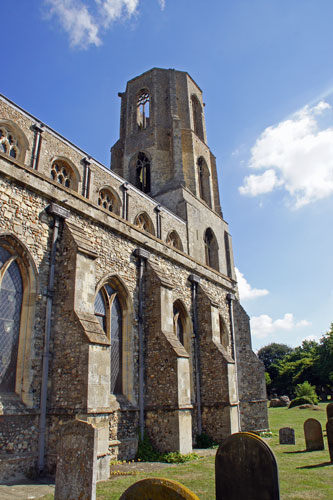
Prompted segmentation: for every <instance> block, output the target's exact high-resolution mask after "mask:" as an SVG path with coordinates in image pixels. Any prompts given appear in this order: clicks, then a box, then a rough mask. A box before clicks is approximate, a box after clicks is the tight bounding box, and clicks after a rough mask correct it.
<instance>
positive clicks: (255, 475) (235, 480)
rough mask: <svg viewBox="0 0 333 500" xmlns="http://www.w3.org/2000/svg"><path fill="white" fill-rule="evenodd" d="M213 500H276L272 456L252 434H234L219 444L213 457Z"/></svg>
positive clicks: (276, 471) (277, 478) (274, 469)
mask: <svg viewBox="0 0 333 500" xmlns="http://www.w3.org/2000/svg"><path fill="white" fill-rule="evenodd" d="M215 488H216V500H279V498H280V493H279V477H278V468H277V463H276V459H275V456H274V454H273V452H272V450H271V449H270V447H269V446H268V444H267V443H266V442H265V441H264V440H263V439H261V438H260V437H259V436H257V435H256V434H252V433H250V432H238V433H236V434H232V435H231V436H229V437H228V438H227V439H225V440H224V441H223V443H222V444H221V445H220V447H219V449H218V450H217V453H216V457H215Z"/></svg>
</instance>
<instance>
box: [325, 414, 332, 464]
mask: <svg viewBox="0 0 333 500" xmlns="http://www.w3.org/2000/svg"><path fill="white" fill-rule="evenodd" d="M326 434H327V443H328V449H329V452H330V459H331V462H333V417H331V418H329V419H328V421H327V423H326Z"/></svg>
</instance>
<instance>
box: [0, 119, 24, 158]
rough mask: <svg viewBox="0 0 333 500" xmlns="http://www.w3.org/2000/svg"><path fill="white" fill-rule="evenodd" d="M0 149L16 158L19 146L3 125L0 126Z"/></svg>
mask: <svg viewBox="0 0 333 500" xmlns="http://www.w3.org/2000/svg"><path fill="white" fill-rule="evenodd" d="M0 151H1V153H5V154H7V155H9V156H11V157H12V158H18V157H19V154H20V147H19V144H18V140H17V139H16V137H15V135H14V134H13V133H12V132H10V131H9V130H8V129H7V128H6V127H3V126H1V128H0Z"/></svg>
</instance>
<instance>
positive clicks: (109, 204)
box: [98, 188, 116, 212]
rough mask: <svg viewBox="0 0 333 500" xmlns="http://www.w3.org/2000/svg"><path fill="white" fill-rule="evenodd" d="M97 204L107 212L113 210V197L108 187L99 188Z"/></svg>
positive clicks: (114, 205)
mask: <svg viewBox="0 0 333 500" xmlns="http://www.w3.org/2000/svg"><path fill="white" fill-rule="evenodd" d="M98 205H99V206H100V207H101V208H104V210H107V211H108V212H115V207H116V201H115V197H114V196H113V194H112V193H111V191H110V190H109V189H106V188H104V189H101V190H100V191H99V193H98Z"/></svg>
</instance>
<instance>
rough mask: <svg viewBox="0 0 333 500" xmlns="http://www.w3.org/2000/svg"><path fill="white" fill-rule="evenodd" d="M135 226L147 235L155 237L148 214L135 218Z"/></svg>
mask: <svg viewBox="0 0 333 500" xmlns="http://www.w3.org/2000/svg"><path fill="white" fill-rule="evenodd" d="M134 225H135V226H137V227H138V228H139V229H142V230H143V231H146V232H147V233H150V234H153V235H155V231H154V226H153V223H152V220H151V218H150V217H149V215H148V214H146V212H141V213H140V214H138V215H137V216H136V217H135V220H134Z"/></svg>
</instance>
